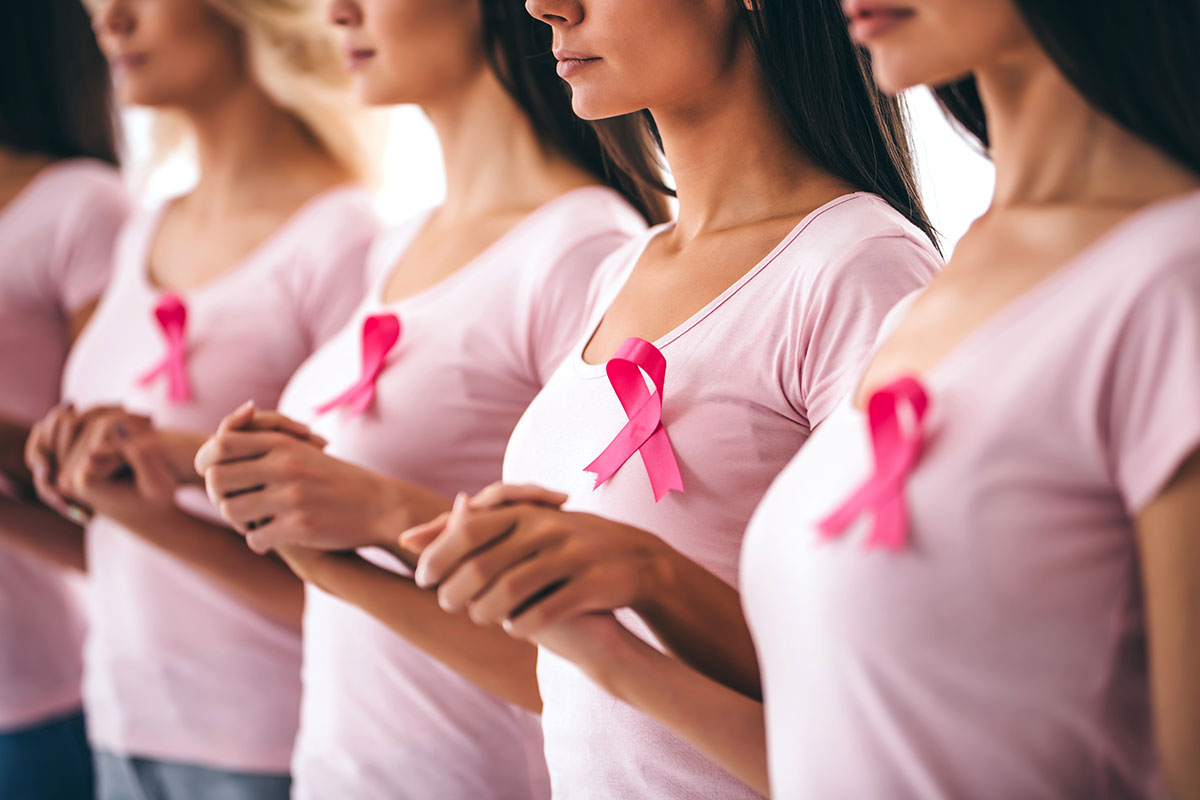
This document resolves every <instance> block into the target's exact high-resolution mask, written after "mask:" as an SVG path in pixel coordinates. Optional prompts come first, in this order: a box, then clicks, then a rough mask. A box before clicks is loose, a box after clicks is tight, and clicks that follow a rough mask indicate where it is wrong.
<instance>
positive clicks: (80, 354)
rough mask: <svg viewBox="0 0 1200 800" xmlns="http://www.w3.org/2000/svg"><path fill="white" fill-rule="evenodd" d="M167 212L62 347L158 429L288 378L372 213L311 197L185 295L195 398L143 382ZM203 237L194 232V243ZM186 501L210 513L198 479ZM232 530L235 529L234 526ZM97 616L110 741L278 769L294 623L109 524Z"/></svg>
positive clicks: (330, 323) (100, 713)
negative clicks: (159, 239)
mask: <svg viewBox="0 0 1200 800" xmlns="http://www.w3.org/2000/svg"><path fill="white" fill-rule="evenodd" d="M160 218H161V209H160V210H159V211H156V212H154V213H147V214H143V215H140V216H138V217H135V218H134V219H133V220H132V221H131V222H130V224H129V226H128V227H127V228H126V230H125V232H124V234H123V236H122V239H121V242H120V244H119V246H118V250H117V260H116V268H115V272H114V275H113V282H112V284H111V286H110V287H109V290H108V291H107V292H106V293H105V295H104V299H103V300H102V301H101V304H100V307H99V309H98V310H97V312H96V316H95V318H94V319H93V320H92V323H91V325H89V326H88V329H87V331H86V332H85V333H84V335H83V337H81V339H80V341H79V343H78V345H77V346H76V348H75V350H74V351H73V352H72V353H71V358H70V360H69V361H68V365H67V373H66V386H65V393H66V394H67V395H68V396H69V397H71V398H72V399H74V400H75V401H76V402H77V403H79V404H81V405H83V406H88V405H94V404H98V403H103V402H117V403H122V404H124V405H125V406H126V407H127V408H129V409H131V410H134V411H139V412H142V413H146V414H148V415H150V416H151V417H152V418H153V420H154V422H155V424H156V425H158V426H160V427H163V428H168V429H178V430H189V431H201V432H203V431H211V430H213V429H214V428H216V426H217V423H218V422H220V420H221V418H222V417H223V416H224V415H225V414H227V413H229V411H231V410H232V409H234V408H235V407H237V406H238V405H240V404H241V403H243V402H244V401H246V400H249V399H253V400H254V401H255V402H256V403H257V404H258V405H259V407H261V408H272V407H274V405H275V404H276V403H277V402H278V400H279V395H280V393H281V392H282V390H283V387H284V386H285V385H286V383H287V380H288V378H289V377H291V375H292V373H293V372H294V371H295V370H296V368H297V367H299V366H300V364H301V363H302V362H303V361H304V359H305V358H307V357H308V355H309V354H310V353H312V352H313V350H314V349H315V348H316V346H317V345H318V344H319V343H321V342H322V341H324V340H325V339H327V338H328V337H329V336H331V335H332V334H333V333H334V332H335V331H337V330H338V328H340V327H341V326H342V325H343V324H344V323H345V321H346V319H347V318H348V317H349V315H350V314H351V313H352V311H353V309H354V305H355V303H357V302H358V301H359V299H360V298H361V297H362V291H363V288H362V287H363V265H364V262H365V258H366V254H367V250H368V248H369V246H370V242H371V240H372V238H373V236H374V234H375V232H376V228H377V223H376V220H375V215H374V213H373V211H372V208H371V198H370V196H369V195H368V194H367V193H366V192H365V191H363V190H361V189H357V188H338V189H333V190H330V191H327V192H324V193H322V194H320V195H317V196H316V197H314V198H313V199H312V200H310V201H309V202H308V203H307V204H306V205H305V206H304V207H303V208H302V209H301V210H299V211H298V212H297V213H296V214H295V215H294V216H293V217H292V218H291V219H290V220H288V221H287V222H286V223H285V224H284V225H283V226H282V227H281V228H280V229H279V230H278V231H276V232H275V234H274V235H273V236H272V237H270V238H269V239H268V240H267V241H266V242H264V243H263V244H262V245H261V246H259V247H258V248H257V249H255V250H254V251H253V252H252V253H251V254H250V255H249V256H248V257H247V258H246V259H245V260H244V261H242V262H241V263H240V264H238V265H237V266H236V267H234V268H233V269H231V270H230V271H228V272H226V273H224V274H223V275H222V276H220V277H219V278H217V279H215V280H213V281H211V282H209V283H208V284H205V285H204V286H202V287H200V288H198V289H194V290H192V291H189V292H186V293H185V296H184V300H185V303H186V305H187V309H188V315H189V316H188V323H187V346H188V358H187V370H188V375H189V378H190V381H191V384H192V392H193V398H192V400H191V401H190V402H188V403H184V404H178V405H177V404H172V403H171V402H170V401H169V400H168V398H167V381H165V380H160V381H156V382H154V383H152V384H150V385H148V386H141V385H139V382H138V378H139V376H141V375H142V374H143V373H145V372H146V371H147V370H148V369H150V368H152V367H153V366H154V365H155V364H157V363H159V362H160V361H161V359H162V357H163V354H164V353H165V345H164V343H163V335H162V332H161V330H160V329H159V327H158V325H157V323H156V322H155V321H154V319H153V309H154V306H155V305H156V303H157V301H158V299H159V295H160V293H159V291H157V290H156V289H155V288H154V287H153V286H152V285H151V284H150V282H149V280H148V274H147V254H148V251H149V248H150V246H151V243H152V241H153V238H154V234H155V232H156V231H157V229H158V223H159V220H160ZM201 245H202V243H197V246H201ZM179 502H180V504H181V505H182V506H183V507H185V508H186V509H188V510H189V511H191V512H192V513H195V514H196V515H197V516H201V517H204V518H206V519H209V520H211V521H214V522H216V521H218V520H219V517H218V515H217V514H216V511H215V510H214V509H212V507H211V506H210V505H209V504H208V501H207V499H206V498H205V497H204V494H203V491H202V490H200V489H199V488H198V487H189V488H188V489H185V490H182V491H181V492H180V495H179ZM230 535H234V534H232V533H231V534H230ZM87 538H88V563H89V566H90V573H91V583H92V593H93V611H94V613H93V615H92V630H91V635H90V636H89V638H88V646H87V652H86V664H85V677H84V698H85V703H86V707H87V711H88V715H89V718H88V724H89V728H90V735H91V738H92V740H93V742H94V743H95V744H96V745H97V746H99V747H100V748H103V749H105V750H109V751H114V752H117V753H121V754H130V755H137V756H144V757H151V758H160V759H169V760H176V761H183V762H187V763H193V764H200V765H204V766H209V767H215V768H221V769H230V770H249V771H263V772H275V773H282V772H286V771H287V769H288V763H289V761H290V758H291V751H292V743H293V740H294V737H295V733H296V727H297V725H298V714H299V702H300V635H299V631H297V630H295V629H292V628H289V627H287V626H286V625H283V624H282V623H279V622H276V621H274V620H272V619H270V618H269V617H267V616H265V615H263V614H261V613H259V612H258V611H256V610H255V609H253V608H251V607H249V606H247V605H246V604H245V603H243V602H242V601H240V600H238V599H236V598H235V597H233V596H231V595H229V594H228V593H226V592H225V591H224V590H223V589H221V588H219V587H218V586H217V585H215V584H214V583H212V582H211V581H210V580H209V579H208V578H206V577H205V576H204V575H203V574H201V573H200V572H199V571H197V570H196V569H194V568H193V567H191V566H189V565H188V564H186V563H184V562H183V561H180V560H179V559H177V558H175V557H174V556H171V555H169V554H168V553H166V552H165V551H163V550H160V549H157V548H156V547H154V546H153V545H150V544H148V543H147V542H145V541H144V540H142V539H140V538H138V537H137V536H136V535H134V534H133V533H131V532H129V531H127V530H125V529H123V528H122V527H121V526H119V525H117V524H116V523H114V522H113V521H111V520H109V519H106V518H104V517H97V518H96V520H94V521H93V522H92V523H91V525H89V526H88V537H87Z"/></svg>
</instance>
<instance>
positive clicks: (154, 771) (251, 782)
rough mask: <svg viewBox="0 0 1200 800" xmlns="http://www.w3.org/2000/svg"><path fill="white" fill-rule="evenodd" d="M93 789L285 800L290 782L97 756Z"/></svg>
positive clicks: (101, 795) (111, 796) (112, 798)
mask: <svg viewBox="0 0 1200 800" xmlns="http://www.w3.org/2000/svg"><path fill="white" fill-rule="evenodd" d="M96 786H97V800H288V795H289V794H290V793H291V789H292V779H291V777H289V776H287V775H260V774H254V773H245V772H225V771H223V770H219V769H210V768H208V767H200V766H195V765H193V764H181V763H178V762H175V761H156V760H155V759H152V758H138V757H136V756H119V755H114V754H113V753H106V752H97V753H96ZM5 800H7V798H5Z"/></svg>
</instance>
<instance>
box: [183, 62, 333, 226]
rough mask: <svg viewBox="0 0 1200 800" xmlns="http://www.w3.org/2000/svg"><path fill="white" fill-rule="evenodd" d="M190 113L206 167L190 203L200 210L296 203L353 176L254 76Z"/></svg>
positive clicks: (223, 210) (202, 166) (202, 164)
mask: <svg viewBox="0 0 1200 800" xmlns="http://www.w3.org/2000/svg"><path fill="white" fill-rule="evenodd" d="M185 115H186V116H187V118H188V120H189V122H190V123H191V127H192V131H193V133H194V134H195V139H196V156H197V162H198V165H199V172H200V179H199V182H198V183H197V185H196V188H195V190H194V191H193V192H192V193H191V195H190V196H189V204H190V205H191V206H192V209H193V210H194V211H196V212H197V213H198V214H200V215H205V214H207V213H211V215H214V216H223V215H228V214H230V213H235V214H236V213H239V212H240V211H243V210H248V209H254V208H263V207H268V208H271V207H277V206H289V205H294V204H295V196H296V195H297V194H301V195H303V194H305V193H308V194H311V193H313V192H314V191H315V190H318V189H319V188H321V187H325V186H329V185H333V184H337V183H342V182H345V181H348V180H351V176H350V174H349V173H348V171H347V170H346V169H344V168H343V167H341V166H340V165H338V164H337V163H336V162H335V161H334V159H333V158H332V157H331V156H330V155H329V154H328V153H326V152H325V151H324V150H323V149H322V148H321V147H320V146H319V145H318V144H317V143H316V142H315V141H313V139H312V137H311V136H310V135H309V134H308V133H307V132H306V131H305V130H304V129H303V127H302V126H301V124H300V123H299V122H298V121H297V120H296V118H295V117H293V116H292V115H291V114H290V113H288V112H286V111H284V110H283V109H282V108H280V107H279V106H278V105H276V104H275V103H274V102H273V101H272V100H271V99H270V98H268V97H267V96H266V94H265V93H263V92H262V91H261V90H260V89H258V88H257V87H256V86H254V85H253V84H251V83H249V82H247V83H245V84H243V85H241V86H238V87H237V88H235V89H233V90H232V91H229V92H226V93H225V94H224V95H223V96H222V97H221V99H220V101H219V102H216V103H214V104H211V105H209V106H207V107H205V108H203V109H198V110H197V109H189V110H186V111H185Z"/></svg>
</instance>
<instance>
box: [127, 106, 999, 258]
mask: <svg viewBox="0 0 1200 800" xmlns="http://www.w3.org/2000/svg"><path fill="white" fill-rule="evenodd" d="M908 100H909V106H910V109H911V111H912V116H913V134H914V137H915V140H916V154H917V168H918V170H919V175H920V180H921V190H922V192H924V195H925V200H926V204H927V207H928V209H929V211H930V214H931V216H932V217H933V223H934V225H935V226H937V229H938V230H939V231H940V232H941V234H942V236H943V239H944V242H945V245H946V255H947V257H948V256H949V255H950V252H951V251H952V250H953V248H954V244H955V243H956V242H957V241H958V239H959V237H961V236H962V234H963V233H964V232H965V231H966V229H967V227H968V226H969V225H970V224H971V221H972V220H974V219H975V218H976V217H978V216H979V215H980V214H982V213H983V211H984V210H985V208H986V207H987V202H988V198H989V197H990V196H991V192H992V184H993V182H994V180H995V173H994V170H993V169H992V166H991V163H990V162H989V161H988V160H987V159H985V158H983V157H982V156H981V155H980V154H979V153H978V152H977V151H976V150H974V149H973V148H972V147H971V146H970V145H968V143H967V141H966V140H965V139H964V138H963V137H962V136H960V135H959V134H958V132H957V131H955V130H954V129H953V128H952V127H951V126H950V124H949V123H948V122H947V121H946V118H945V116H944V115H943V114H942V112H941V110H940V109H939V108H938V106H937V104H936V102H935V101H934V99H933V95H932V94H930V93H929V91H928V90H926V89H919V90H915V91H913V92H911V93H910V94H909V97H908ZM384 113H386V116H387V129H388V136H387V145H386V153H385V154H384V158H383V162H382V163H383V173H382V176H381V183H380V186H379V210H380V212H381V213H382V215H383V217H384V219H385V220H387V221H388V222H398V221H401V220H403V219H405V218H407V217H409V216H410V215H412V214H413V213H414V212H415V211H418V210H420V209H422V208H427V207H429V206H431V205H434V204H435V203H437V202H439V201H440V200H441V198H442V195H443V193H444V192H445V185H444V183H443V180H442V172H441V155H440V152H439V148H438V143H437V138H436V137H435V136H434V133H433V129H432V128H431V127H430V125H429V122H428V121H427V120H426V119H425V116H424V115H423V114H422V113H421V112H420V111H419V110H417V109H416V108H415V107H400V108H397V109H394V110H391V111H388V112H384ZM123 116H124V119H125V124H126V131H125V133H126V136H127V138H128V143H129V144H128V146H129V159H130V161H129V163H130V165H131V166H132V167H133V170H132V172H133V174H134V175H135V176H139V175H140V176H141V177H140V178H135V179H137V180H144V181H145V186H146V189H147V193H146V195H145V196H146V199H147V200H148V201H154V200H157V199H159V198H161V197H163V196H164V195H170V194H174V193H177V192H179V191H182V190H183V189H185V188H187V187H188V186H189V185H190V184H191V182H192V181H193V180H194V179H195V172H194V166H193V165H192V163H191V162H190V159H189V158H188V156H187V154H180V155H178V156H176V157H174V158H172V159H171V160H169V161H166V162H164V163H163V164H162V165H161V166H160V167H158V168H157V169H156V170H154V172H153V173H149V172H147V166H146V165H147V162H148V158H149V153H150V114H149V113H148V112H145V111H139V110H136V109H135V110H130V111H126V112H124V113H123Z"/></svg>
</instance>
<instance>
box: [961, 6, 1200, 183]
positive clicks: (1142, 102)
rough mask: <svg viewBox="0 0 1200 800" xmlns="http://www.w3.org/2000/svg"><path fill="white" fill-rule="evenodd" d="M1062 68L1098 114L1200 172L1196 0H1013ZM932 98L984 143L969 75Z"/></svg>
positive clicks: (983, 120)
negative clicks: (1084, 6) (1085, 3)
mask: <svg viewBox="0 0 1200 800" xmlns="http://www.w3.org/2000/svg"><path fill="white" fill-rule="evenodd" d="M1014 3H1015V4H1016V6H1017V8H1018V10H1019V11H1020V13H1021V16H1022V17H1024V19H1025V24H1026V25H1027V26H1029V29H1030V31H1031V32H1032V33H1033V36H1034V38H1036V39H1037V41H1038V43H1039V44H1040V45H1041V46H1042V49H1043V50H1045V51H1046V54H1047V55H1049V56H1050V59H1051V61H1053V62H1054V65H1055V66H1056V67H1058V69H1059V71H1060V72H1062V74H1063V76H1064V77H1066V79H1067V80H1068V81H1070V82H1071V84H1072V85H1073V86H1074V87H1075V89H1076V90H1077V91H1078V92H1079V93H1080V94H1081V95H1083V97H1084V98H1085V99H1086V100H1087V101H1088V102H1089V103H1091V104H1092V105H1093V106H1094V107H1095V108H1096V109H1098V110H1099V111H1101V112H1102V113H1103V114H1105V115H1107V116H1108V117H1110V118H1112V119H1113V120H1114V121H1116V122H1117V123H1118V124H1119V125H1121V126H1122V127H1124V128H1125V129H1126V130H1128V131H1129V132H1131V133H1133V134H1134V135H1135V136H1137V137H1139V138H1141V139H1143V140H1144V141H1146V142H1148V143H1149V144H1151V145H1154V146H1155V147H1157V148H1158V149H1159V150H1161V151H1162V152H1163V153H1165V154H1167V155H1168V156H1170V157H1171V158H1173V159H1175V160H1176V161H1178V162H1179V163H1180V164H1183V165H1184V166H1185V167H1187V168H1188V169H1190V170H1191V171H1192V172H1194V173H1196V174H1198V175H1200V3H1197V2H1196V0H1140V1H1139V2H1132V0H1107V1H1106V0H1100V2H1099V3H1095V2H1093V3H1092V4H1091V5H1090V6H1089V8H1088V11H1087V13H1086V14H1080V13H1079V4H1078V2H1076V0H1014ZM937 96H938V99H939V100H940V101H941V103H942V105H943V106H944V107H945V108H946V110H947V111H949V112H950V114H951V115H952V116H953V117H954V119H955V120H957V121H958V122H959V124H961V125H962V127H963V128H964V129H965V130H966V131H967V132H968V133H970V134H971V135H972V136H974V137H975V138H976V139H978V140H979V142H980V144H981V145H982V146H983V147H984V149H985V150H986V149H987V148H988V147H989V146H990V144H991V142H990V140H989V138H988V130H987V117H986V115H985V114H984V109H983V104H982V103H981V102H980V99H979V89H978V87H977V86H976V84H975V79H974V78H973V77H968V78H965V79H963V80H960V81H957V82H955V83H952V84H949V85H946V86H942V87H940V88H938V89H937Z"/></svg>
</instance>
